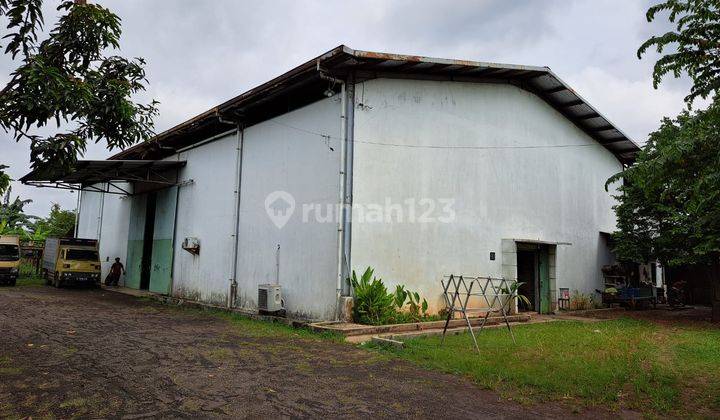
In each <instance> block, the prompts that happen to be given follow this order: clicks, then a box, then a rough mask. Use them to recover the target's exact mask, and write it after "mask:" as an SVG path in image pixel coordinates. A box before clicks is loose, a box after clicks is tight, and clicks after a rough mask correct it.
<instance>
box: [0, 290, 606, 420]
mask: <svg viewBox="0 0 720 420" xmlns="http://www.w3.org/2000/svg"><path fill="white" fill-rule="evenodd" d="M0 332H1V335H0V417H3V418H5V417H25V416H33V417H41V416H53V417H71V416H88V417H89V416H92V417H120V418H145V417H158V418H160V417H161V418H167V417H198V416H200V417H271V416H272V417H277V416H281V417H319V416H322V417H371V416H373V417H375V416H382V417H391V416H392V417H397V416H400V417H421V418H432V417H434V418H441V417H442V418H447V417H451V418H478V417H493V418H528V417H530V416H532V417H568V414H570V413H569V412H568V411H569V410H568V409H567V408H566V407H565V408H563V407H561V406H559V405H558V404H555V403H548V404H541V405H534V406H529V405H521V404H518V403H515V402H508V401H502V400H501V399H500V398H499V397H498V395H497V394H495V393H493V392H490V391H487V390H482V389H479V388H478V387H476V386H475V385H474V384H472V383H471V382H469V381H466V380H465V379H463V378H459V377H455V376H451V375H446V374H442V373H437V372H430V371H426V370H423V369H421V368H418V367H416V366H414V365H411V364H408V363H406V362H402V361H397V360H393V359H389V358H388V357H387V356H384V355H381V354H378V353H376V352H371V351H366V350H363V349H359V348H356V347H353V346H351V345H348V344H344V343H338V342H335V341H331V340H327V339H319V338H314V337H312V336H311V335H309V334H298V333H296V332H293V331H292V330H289V329H286V328H280V327H276V326H272V325H269V324H262V325H261V324H258V323H255V322H251V321H247V322H231V321H229V320H227V319H224V318H223V317H219V316H217V315H212V314H208V313H203V312H201V311H194V310H185V309H177V308H171V307H167V306H162V305H159V304H156V303H152V302H149V301H145V300H140V299H137V298H134V297H130V296H126V295H123V294H119V293H114V292H109V291H104V290H67V289H60V290H58V289H54V288H51V287H34V286H28V287H15V288H0ZM577 414H580V413H577ZM583 414H584V415H593V416H597V415H598V414H600V415H601V416H604V415H606V414H607V413H587V412H586V413H583Z"/></svg>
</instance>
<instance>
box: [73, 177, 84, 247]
mask: <svg viewBox="0 0 720 420" xmlns="http://www.w3.org/2000/svg"><path fill="white" fill-rule="evenodd" d="M77 195H78V196H77V203H76V204H75V235H74V236H75V238H77V237H78V229H79V228H80V204H81V203H82V201H81V200H82V198H81V197H82V188H80V189H78V190H77Z"/></svg>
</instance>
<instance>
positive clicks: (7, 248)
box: [0, 235, 20, 286]
mask: <svg viewBox="0 0 720 420" xmlns="http://www.w3.org/2000/svg"><path fill="white" fill-rule="evenodd" d="M19 274H20V237H19V236H17V235H0V284H9V285H10V286H15V284H16V283H17V279H18V275H19Z"/></svg>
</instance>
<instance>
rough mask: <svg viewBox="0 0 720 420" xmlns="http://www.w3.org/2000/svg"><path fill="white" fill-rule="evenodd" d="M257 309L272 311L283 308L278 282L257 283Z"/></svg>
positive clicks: (282, 309) (279, 310)
mask: <svg viewBox="0 0 720 420" xmlns="http://www.w3.org/2000/svg"><path fill="white" fill-rule="evenodd" d="M258 309H259V310H260V312H272V313H275V312H281V311H284V310H285V305H284V304H283V299H282V293H281V292H280V285H279V284H260V285H258Z"/></svg>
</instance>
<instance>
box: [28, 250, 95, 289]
mask: <svg viewBox="0 0 720 420" xmlns="http://www.w3.org/2000/svg"><path fill="white" fill-rule="evenodd" d="M97 246H98V243H97V241H96V240H95V239H78V238H47V239H46V240H45V249H44V250H43V258H42V269H43V276H44V277H45V284H52V285H53V286H55V287H62V286H66V285H76V284H77V285H87V286H97V285H100V259H99V255H98V248H97Z"/></svg>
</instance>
